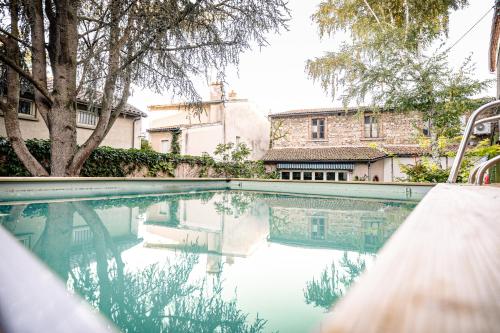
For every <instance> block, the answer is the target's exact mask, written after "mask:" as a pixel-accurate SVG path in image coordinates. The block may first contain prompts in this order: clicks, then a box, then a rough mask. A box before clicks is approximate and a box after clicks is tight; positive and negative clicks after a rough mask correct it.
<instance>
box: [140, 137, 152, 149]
mask: <svg viewBox="0 0 500 333" xmlns="http://www.w3.org/2000/svg"><path fill="white" fill-rule="evenodd" d="M141 150H146V151H153V147H151V143H149V141H148V140H146V139H141Z"/></svg>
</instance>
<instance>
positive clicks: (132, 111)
mask: <svg viewBox="0 0 500 333" xmlns="http://www.w3.org/2000/svg"><path fill="white" fill-rule="evenodd" d="M53 86H54V80H53V78H51V77H49V78H48V79H47V88H48V90H49V91H51V90H52V88H53ZM31 89H33V88H32V87H31ZM94 94H95V96H94V97H93V99H94V100H96V101H99V100H100V99H101V98H102V92H100V91H95V92H94ZM76 99H77V101H78V102H79V103H82V104H88V101H89V99H88V96H86V95H85V93H84V92H83V91H81V90H80V91H79V92H78V94H77V95H76ZM121 113H122V114H126V115H129V116H134V117H139V116H140V117H143V118H146V117H147V116H148V115H147V114H146V113H145V112H143V111H141V110H140V109H138V108H136V107H135V106H133V105H132V104H128V103H127V104H126V105H125V106H124V108H123V110H122V112H121Z"/></svg>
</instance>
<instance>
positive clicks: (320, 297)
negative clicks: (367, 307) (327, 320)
mask: <svg viewBox="0 0 500 333" xmlns="http://www.w3.org/2000/svg"><path fill="white" fill-rule="evenodd" d="M339 264H340V270H339V269H337V268H336V266H335V262H332V264H331V265H330V266H326V267H325V269H324V270H323V272H321V275H320V277H319V279H317V280H316V279H315V278H314V277H313V279H312V280H311V281H308V282H306V288H305V289H304V298H305V301H306V303H307V304H313V305H314V306H316V307H322V308H324V309H325V310H329V309H330V308H331V307H332V305H333V304H335V303H336V302H337V301H338V300H339V299H340V298H341V297H342V295H344V293H345V292H346V290H347V289H349V287H350V286H351V284H352V283H353V282H354V281H355V280H356V279H357V277H358V276H359V274H361V273H362V272H363V271H364V270H365V268H366V262H365V260H364V259H363V258H361V255H360V256H358V258H357V259H356V260H355V261H353V260H351V259H349V256H348V255H347V252H344V255H343V256H342V259H341V260H340V262H339Z"/></svg>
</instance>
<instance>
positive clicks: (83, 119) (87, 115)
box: [76, 110, 99, 126]
mask: <svg viewBox="0 0 500 333" xmlns="http://www.w3.org/2000/svg"><path fill="white" fill-rule="evenodd" d="M98 121H99V116H98V115H97V114H95V113H94V112H91V111H83V110H78V111H77V113H76V123H77V124H78V125H85V126H96V125H97V122H98Z"/></svg>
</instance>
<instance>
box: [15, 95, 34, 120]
mask: <svg viewBox="0 0 500 333" xmlns="http://www.w3.org/2000/svg"><path fill="white" fill-rule="evenodd" d="M17 112H18V113H19V114H24V115H27V116H32V117H34V116H35V105H34V104H33V103H31V101H29V100H26V99H19V109H18V110H17Z"/></svg>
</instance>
